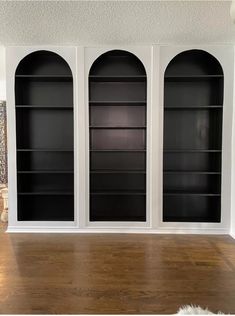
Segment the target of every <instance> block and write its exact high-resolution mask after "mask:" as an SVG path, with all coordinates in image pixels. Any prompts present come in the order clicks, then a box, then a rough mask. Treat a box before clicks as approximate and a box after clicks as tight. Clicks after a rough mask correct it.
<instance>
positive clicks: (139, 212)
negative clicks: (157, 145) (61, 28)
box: [89, 50, 147, 221]
mask: <svg viewBox="0 0 235 316" xmlns="http://www.w3.org/2000/svg"><path fill="white" fill-rule="evenodd" d="M146 86H147V85H146V72H145V69H144V66H143V64H142V63H141V62H140V60H139V59H138V58H137V57H136V56H134V55H133V54H131V53H129V52H126V51H121V50H113V51H109V52H107V53H105V54H103V55H101V56H100V57H99V58H98V59H97V60H96V61H95V62H94V64H93V65H92V67H91V70H90V74H89V124H90V126H89V128H90V220H91V221H146V91H147V89H146Z"/></svg>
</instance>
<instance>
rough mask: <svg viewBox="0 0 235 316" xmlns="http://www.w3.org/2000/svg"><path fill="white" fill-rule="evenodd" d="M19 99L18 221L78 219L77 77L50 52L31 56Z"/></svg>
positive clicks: (20, 76)
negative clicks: (75, 197) (76, 197)
mask: <svg viewBox="0 0 235 316" xmlns="http://www.w3.org/2000/svg"><path fill="white" fill-rule="evenodd" d="M15 101H16V106H15V107H16V135H17V139H16V143H17V149H16V155H17V190H18V203H17V205H18V220H19V221H28V220H30V221H49V220H50V221H73V220H74V202H73V200H74V192H73V190H74V162H73V77H72V73H71V70H70V68H69V66H68V64H67V63H66V62H65V60H64V59H63V58H61V57H60V56H59V55H57V54H55V53H52V52H49V51H37V52H34V53H32V54H30V55H28V56H26V57H25V58H24V59H23V60H22V61H21V62H20V63H19V65H18V67H17V70H16V75H15ZM68 110H69V111H68ZM64 168H65V169H64ZM66 169H67V170H66ZM55 196H56V198H55Z"/></svg>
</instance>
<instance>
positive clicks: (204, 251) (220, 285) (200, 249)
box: [0, 232, 235, 314]
mask: <svg viewBox="0 0 235 316" xmlns="http://www.w3.org/2000/svg"><path fill="white" fill-rule="evenodd" d="M0 245H1V246H0V254H1V255H0V313H1V314H14V313H17V314H28V313H32V314H38V313H40V314H45V313H46V314H50V313H58V314H71V313H72V314H79V313H84V314H85V313H90V314H92V313H106V314H107V313H108V314H114V313H116V314H120V313H136V314H139V313H154V314H157V313H175V312H176V311H177V309H178V308H179V307H180V306H181V305H184V304H199V305H200V306H201V307H203V308H205V307H208V308H209V309H210V310H211V311H214V312H216V311H218V310H221V311H222V312H224V313H235V299H234V298H235V241H234V240H233V239H232V238H231V237H229V236H197V235H143V234H139V235H137V234H123V235H121V234H118V235H115V234H103V235H99V234H87V235H86V234H83V235H79V234H67V235H66V234H51V235H49V234H11V235H9V234H5V233H3V232H1V233H0Z"/></svg>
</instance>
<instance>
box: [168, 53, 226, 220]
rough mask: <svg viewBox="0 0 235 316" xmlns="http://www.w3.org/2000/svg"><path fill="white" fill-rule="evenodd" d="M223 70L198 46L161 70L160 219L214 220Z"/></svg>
mask: <svg viewBox="0 0 235 316" xmlns="http://www.w3.org/2000/svg"><path fill="white" fill-rule="evenodd" d="M223 86H224V77H223V70H222V67H221V65H220V63H219V61H218V60H217V59H216V58H215V57H214V56H212V55H211V54H209V53H208V52H206V51H203V50H188V51H184V52H182V53H180V54H178V55H177V56H175V57H174V58H173V59H172V60H171V61H170V63H169V65H168V66H167V68H166V71H165V76H164V157H163V221H168V222H169V221H172V222H220V218H221V150H222V117H223V89H224V87H223Z"/></svg>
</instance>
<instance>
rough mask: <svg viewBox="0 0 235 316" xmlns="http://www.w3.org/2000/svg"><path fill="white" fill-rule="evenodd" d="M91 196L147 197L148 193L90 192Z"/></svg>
mask: <svg viewBox="0 0 235 316" xmlns="http://www.w3.org/2000/svg"><path fill="white" fill-rule="evenodd" d="M90 194H91V195H146V192H120V191H117V192H109V191H105V192H90Z"/></svg>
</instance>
